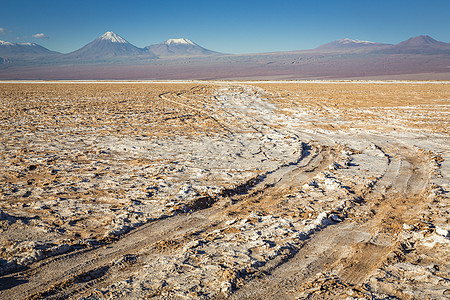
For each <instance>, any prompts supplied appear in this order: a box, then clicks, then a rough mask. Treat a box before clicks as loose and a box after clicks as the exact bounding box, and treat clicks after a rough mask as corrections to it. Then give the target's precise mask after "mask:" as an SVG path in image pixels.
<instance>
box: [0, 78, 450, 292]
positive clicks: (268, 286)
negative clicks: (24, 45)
mask: <svg viewBox="0 0 450 300" xmlns="http://www.w3.org/2000/svg"><path fill="white" fill-rule="evenodd" d="M449 113H450V83H449V82H284V83H282V82H272V83H271V82H253V83H250V82H185V83H182V82H172V83H149V82H147V83H135V82H134V83H133V82H123V83H119V82H115V83H114V82H113V83H107V82H97V83H69V82H66V83H63V82H53V83H52V82H42V83H13V82H10V83H0V150H1V151H0V298H1V299H43V298H45V299H67V298H68V299H150V298H155V299H185V298H188V299H189V298H192V299H225V298H229V299H242V298H245V299H427V298H429V299H448V298H449V297H450V275H449V272H450V234H449V230H450V224H449V211H450V210H449V205H450V203H449V192H450V136H449V128H450V115H449Z"/></svg>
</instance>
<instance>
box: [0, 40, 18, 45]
mask: <svg viewBox="0 0 450 300" xmlns="http://www.w3.org/2000/svg"><path fill="white" fill-rule="evenodd" d="M0 45H2V46H13V45H15V44H14V43H11V42H5V41H1V40H0Z"/></svg>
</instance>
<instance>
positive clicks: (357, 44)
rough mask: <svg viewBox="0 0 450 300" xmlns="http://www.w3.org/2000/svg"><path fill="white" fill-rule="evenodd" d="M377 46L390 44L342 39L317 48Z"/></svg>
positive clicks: (336, 48)
mask: <svg viewBox="0 0 450 300" xmlns="http://www.w3.org/2000/svg"><path fill="white" fill-rule="evenodd" d="M377 46H389V44H382V43H376V42H370V41H360V40H358V39H355V40H353V39H349V38H345V39H340V40H337V41H333V42H331V43H327V44H324V45H320V46H319V47H317V48H316V49H319V50H345V49H356V48H366V47H377Z"/></svg>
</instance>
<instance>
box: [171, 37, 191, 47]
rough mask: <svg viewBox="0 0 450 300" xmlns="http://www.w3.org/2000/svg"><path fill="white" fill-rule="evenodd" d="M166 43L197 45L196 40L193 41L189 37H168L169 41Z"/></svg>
mask: <svg viewBox="0 0 450 300" xmlns="http://www.w3.org/2000/svg"><path fill="white" fill-rule="evenodd" d="M164 44H166V45H172V44H178V45H180V44H181V45H195V43H194V42H192V41H191V40H188V39H183V38H181V39H168V40H167V41H165V42H164Z"/></svg>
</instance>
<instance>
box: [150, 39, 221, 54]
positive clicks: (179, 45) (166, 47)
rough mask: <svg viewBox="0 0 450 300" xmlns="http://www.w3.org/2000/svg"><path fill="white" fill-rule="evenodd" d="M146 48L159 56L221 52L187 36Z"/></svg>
mask: <svg viewBox="0 0 450 300" xmlns="http://www.w3.org/2000/svg"><path fill="white" fill-rule="evenodd" d="M145 49H146V50H147V51H148V52H150V53H154V54H155V55H157V56H163V57H164V56H201V55H219V54H220V53H219V52H215V51H211V50H208V49H205V48H203V47H201V46H199V45H198V44H196V43H194V42H193V41H191V40H189V39H185V38H178V39H168V40H167V41H165V42H162V43H159V44H155V45H150V46H147V47H145Z"/></svg>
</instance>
